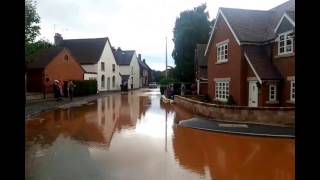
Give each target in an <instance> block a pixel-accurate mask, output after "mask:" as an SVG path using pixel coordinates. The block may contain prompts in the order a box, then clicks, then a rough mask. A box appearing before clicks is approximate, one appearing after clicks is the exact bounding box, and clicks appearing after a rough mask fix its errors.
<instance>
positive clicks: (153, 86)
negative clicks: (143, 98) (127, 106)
mask: <svg viewBox="0 0 320 180" xmlns="http://www.w3.org/2000/svg"><path fill="white" fill-rule="evenodd" d="M157 87H158V85H157V83H155V82H151V83H149V88H150V89H152V88H157Z"/></svg>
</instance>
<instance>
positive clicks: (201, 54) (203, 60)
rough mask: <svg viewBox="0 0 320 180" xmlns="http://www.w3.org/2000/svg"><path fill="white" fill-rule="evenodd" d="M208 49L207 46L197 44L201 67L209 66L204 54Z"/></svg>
mask: <svg viewBox="0 0 320 180" xmlns="http://www.w3.org/2000/svg"><path fill="white" fill-rule="evenodd" d="M206 47H207V44H197V45H196V48H197V50H198V53H197V56H198V57H197V59H199V62H198V64H199V66H207V65H208V64H207V63H208V61H207V56H205V55H204V52H205V51H206Z"/></svg>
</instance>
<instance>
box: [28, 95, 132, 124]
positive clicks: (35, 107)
mask: <svg viewBox="0 0 320 180" xmlns="http://www.w3.org/2000/svg"><path fill="white" fill-rule="evenodd" d="M116 93H126V92H121V91H111V92H100V93H99V94H94V95H90V96H83V97H74V98H73V100H72V101H71V100H70V99H69V98H63V100H62V101H58V102H57V101H56V99H55V98H48V99H41V100H32V101H27V102H26V105H25V119H26V120H27V119H28V118H29V117H30V116H33V115H35V114H38V113H41V112H45V111H52V110H55V109H58V108H69V107H75V106H80V105H82V104H87V103H89V102H91V101H93V100H96V99H98V98H100V97H105V96H108V95H111V94H116Z"/></svg>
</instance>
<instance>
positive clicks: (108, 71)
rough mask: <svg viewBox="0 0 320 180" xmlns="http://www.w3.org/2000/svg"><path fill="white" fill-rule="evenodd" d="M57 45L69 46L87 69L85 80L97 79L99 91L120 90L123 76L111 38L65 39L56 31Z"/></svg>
mask: <svg viewBox="0 0 320 180" xmlns="http://www.w3.org/2000/svg"><path fill="white" fill-rule="evenodd" d="M54 40H55V45H56V46H62V47H67V48H68V49H69V50H70V51H71V53H72V54H73V55H74V56H75V57H76V58H77V60H78V61H79V63H80V64H81V66H82V67H83V69H84V70H85V71H86V72H85V74H84V80H89V79H95V80H97V89H98V91H115V90H120V84H121V77H120V74H119V66H118V65H117V63H116V60H115V57H114V54H113V51H112V48H111V44H110V40H109V38H107V37H106V38H90V39H63V38H62V36H61V35H60V34H58V33H56V35H55V37H54Z"/></svg>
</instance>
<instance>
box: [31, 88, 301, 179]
mask: <svg viewBox="0 0 320 180" xmlns="http://www.w3.org/2000/svg"><path fill="white" fill-rule="evenodd" d="M195 116H196V115H194V114H191V113H188V112H187V111H185V110H184V109H181V108H179V107H177V106H174V105H167V104H162V103H161V102H160V94H159V90H139V91H134V92H129V93H127V94H120V93H119V94H114V95H110V96H107V97H104V98H100V99H98V100H96V101H94V102H92V103H89V104H86V105H83V106H80V107H75V108H68V109H60V110H56V111H52V112H46V113H42V114H40V115H38V116H34V117H32V118H30V119H28V120H27V121H26V125H25V128H26V151H25V155H26V156H25V157H26V161H25V162H26V164H25V175H26V179H28V180H49V179H50V180H72V179H75V180H102V179H103V180H105V179H110V180H118V179H121V180H122V179H124V180H131V179H132V180H144V179H146V180H151V179H152V180H158V179H159V180H163V179H170V180H171V179H174V180H176V179H177V180H179V179H182V180H187V179H215V180H233V179H234V180H293V179H295V176H294V172H295V167H294V164H295V149H294V145H295V140H294V139H282V138H264V137H253V136H240V135H231V134H224V133H213V132H208V131H201V130H195V129H190V128H184V127H180V126H177V125H176V123H175V122H177V121H179V120H183V119H188V118H192V117H195Z"/></svg>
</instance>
